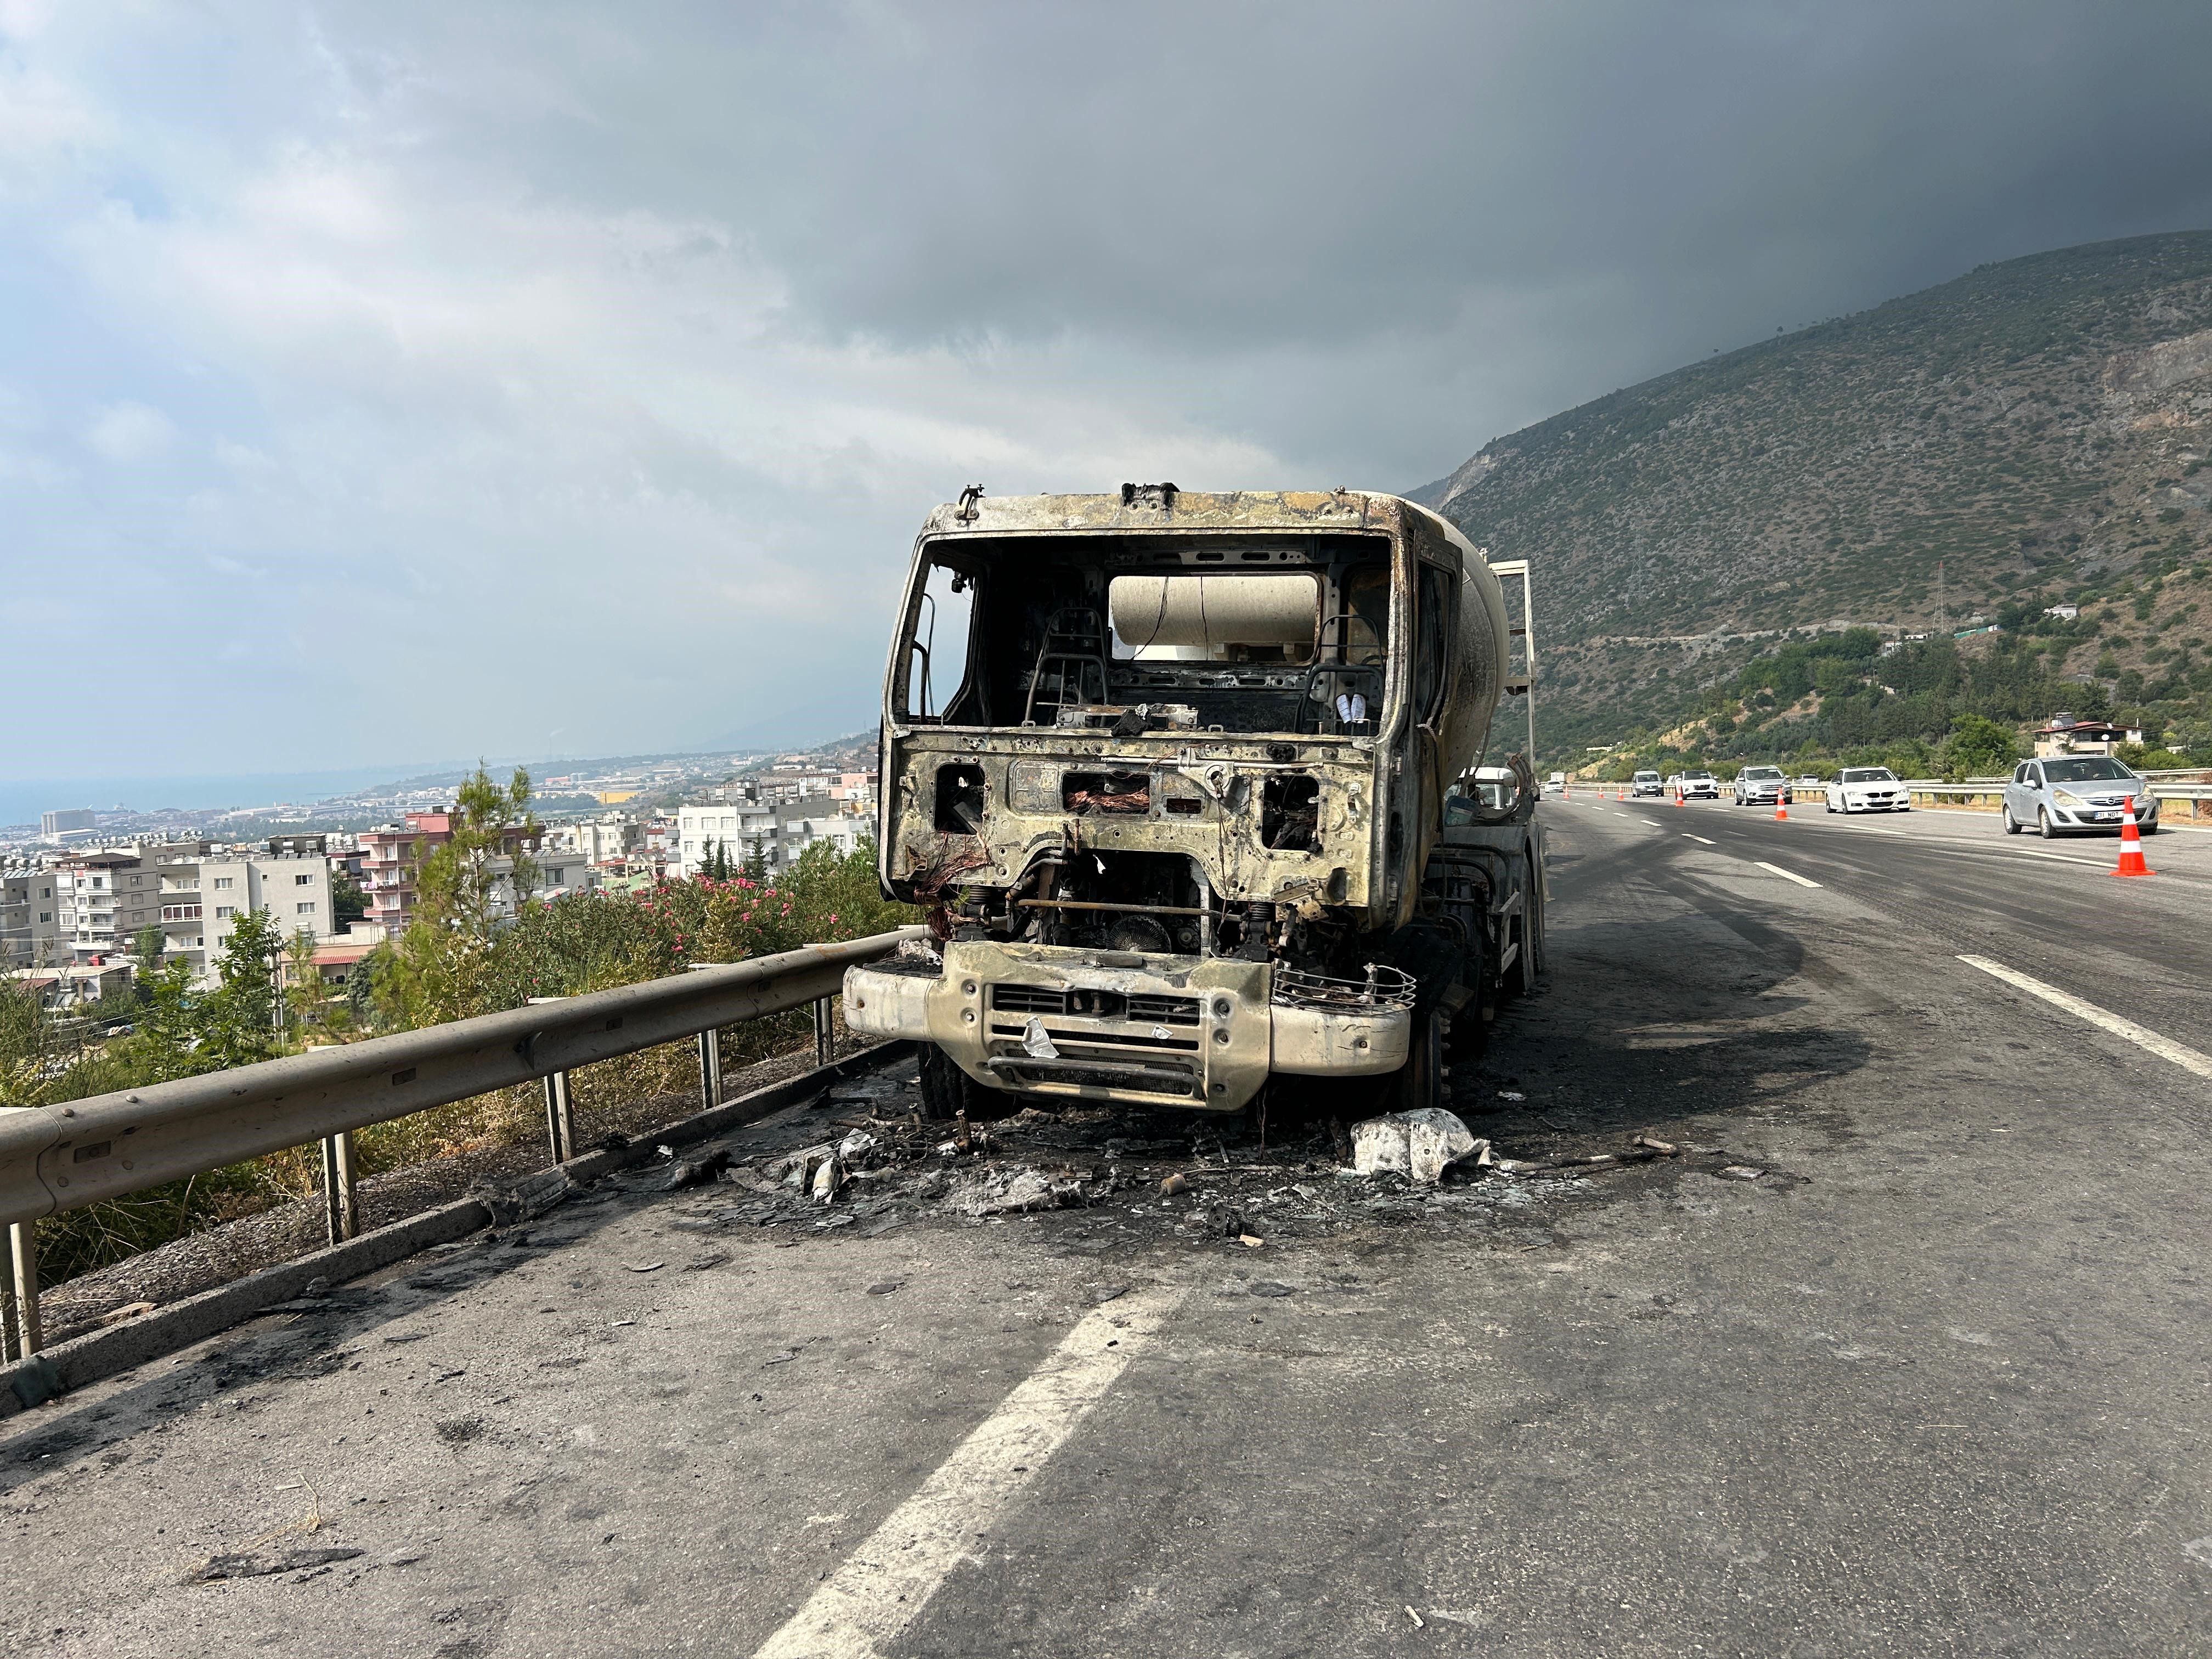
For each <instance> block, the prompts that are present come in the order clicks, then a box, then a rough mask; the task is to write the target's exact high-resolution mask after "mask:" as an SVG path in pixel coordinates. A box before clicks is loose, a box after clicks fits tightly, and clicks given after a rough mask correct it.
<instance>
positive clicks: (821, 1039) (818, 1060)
mask: <svg viewBox="0 0 2212 1659" xmlns="http://www.w3.org/2000/svg"><path fill="white" fill-rule="evenodd" d="M835 1029H836V1028H835V1027H834V1026H832V1025H831V1024H830V1022H829V998H828V997H817V998H816V999H815V1002H814V1063H815V1064H816V1065H817V1066H827V1065H828V1064H829V1051H830V1050H831V1049H832V1048H835V1047H836V1042H835V1040H834V1038H833V1036H832V1033H833V1031H834V1030H835Z"/></svg>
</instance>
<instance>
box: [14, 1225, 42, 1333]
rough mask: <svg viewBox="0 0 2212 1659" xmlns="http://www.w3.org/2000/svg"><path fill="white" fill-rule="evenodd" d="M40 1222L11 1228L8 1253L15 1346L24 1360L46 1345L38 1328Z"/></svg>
mask: <svg viewBox="0 0 2212 1659" xmlns="http://www.w3.org/2000/svg"><path fill="white" fill-rule="evenodd" d="M38 1225H39V1224H38V1223H37V1222H35V1221H18V1222H16V1223H15V1225H12V1226H10V1227H9V1229H8V1255H9V1259H10V1261H12V1262H13V1264H14V1267H15V1349H16V1352H17V1353H18V1354H19V1355H20V1356H21V1358H25V1359H28V1358H30V1357H31V1356H32V1355H33V1354H34V1353H36V1352H38V1351H39V1350H40V1349H41V1348H43V1347H45V1346H46V1338H45V1337H44V1335H42V1334H41V1333H40V1329H39V1234H38Z"/></svg>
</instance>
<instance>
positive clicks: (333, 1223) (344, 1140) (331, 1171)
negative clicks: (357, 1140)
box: [323, 1129, 361, 1244]
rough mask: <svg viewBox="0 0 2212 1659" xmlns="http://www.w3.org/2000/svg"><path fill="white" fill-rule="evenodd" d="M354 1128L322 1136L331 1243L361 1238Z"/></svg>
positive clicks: (325, 1195) (324, 1203)
mask: <svg viewBox="0 0 2212 1659" xmlns="http://www.w3.org/2000/svg"><path fill="white" fill-rule="evenodd" d="M354 1175H355V1171H354V1157H353V1131H352V1130H350V1129H348V1130H346V1131H345V1132H344V1133H342V1134H335V1135H325V1136H324V1137H323V1211H324V1218H325V1220H326V1221H327V1222H328V1224H329V1226H330V1237H331V1243H333V1244H343V1243H345V1241H346V1240H347V1239H349V1238H358V1237H361V1203H360V1200H359V1198H358V1196H357V1195H356V1189H355V1186H354Z"/></svg>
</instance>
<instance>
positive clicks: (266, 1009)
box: [194, 905, 284, 1071]
mask: <svg viewBox="0 0 2212 1659" xmlns="http://www.w3.org/2000/svg"><path fill="white" fill-rule="evenodd" d="M283 950H284V936H283V933H280V932H279V931H278V930H277V927H276V918H275V917H273V916H271V915H270V914H269V912H268V911H267V909H265V908H263V907H261V906H259V905H256V906H255V907H254V908H252V909H250V910H248V911H246V914H245V915H241V916H240V917H239V919H238V920H237V921H235V922H234V923H233V924H232V925H231V930H230V937H229V938H228V939H225V940H224V941H223V942H222V957H221V958H220V959H219V960H218V961H217V962H216V987H215V989H214V990H213V991H211V992H210V993H208V994H206V995H205V996H204V997H202V998H201V999H199V1004H198V1009H197V1015H198V1018H197V1020H196V1021H195V1022H194V1023H195V1024H197V1027H198V1031H199V1038H200V1046H199V1049H198V1051H197V1052H199V1053H200V1054H204V1056H205V1057H206V1058H207V1060H209V1061H210V1064H208V1065H207V1066H203V1067H201V1069H202V1070H204V1071H225V1070H228V1068H229V1067H231V1066H251V1065H252V1064H253V1063H254V1062H255V1061H256V1060H273V1059H275V1058H276V1055H277V1054H278V1053H279V1052H281V1041H280V1038H279V1036H278V1033H277V1030H276V963H277V958H278V957H280V956H282V955H283Z"/></svg>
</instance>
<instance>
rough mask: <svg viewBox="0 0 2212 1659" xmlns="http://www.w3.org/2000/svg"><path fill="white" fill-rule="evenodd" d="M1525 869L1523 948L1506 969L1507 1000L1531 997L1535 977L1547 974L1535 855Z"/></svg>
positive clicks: (1540, 884) (1540, 886) (1540, 876)
mask: <svg viewBox="0 0 2212 1659" xmlns="http://www.w3.org/2000/svg"><path fill="white" fill-rule="evenodd" d="M1523 866H1524V869H1525V872H1526V873H1525V874H1524V876H1523V878H1522V887H1521V948H1520V950H1519V951H1516V952H1515V953H1514V957H1513V965H1512V966H1511V967H1510V968H1508V969H1506V970H1505V973H1504V983H1503V984H1501V985H1500V986H1499V987H1498V990H1499V993H1500V994H1501V995H1502V996H1504V997H1519V996H1527V995H1528V994H1530V993H1531V992H1533V991H1534V990H1535V988H1536V976H1537V975H1539V974H1541V973H1542V972H1543V971H1544V892H1543V879H1544V878H1543V874H1542V872H1541V871H1539V870H1538V869H1537V867H1536V860H1535V858H1534V854H1533V852H1532V854H1530V855H1529V856H1528V858H1527V859H1525V860H1523Z"/></svg>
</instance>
